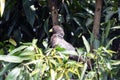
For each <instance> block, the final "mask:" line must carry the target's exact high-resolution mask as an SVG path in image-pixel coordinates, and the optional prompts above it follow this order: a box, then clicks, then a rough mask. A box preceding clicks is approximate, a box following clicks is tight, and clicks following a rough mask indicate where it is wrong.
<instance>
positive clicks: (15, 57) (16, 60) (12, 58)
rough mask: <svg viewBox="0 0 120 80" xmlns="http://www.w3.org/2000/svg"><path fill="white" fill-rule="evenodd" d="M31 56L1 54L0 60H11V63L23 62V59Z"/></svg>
mask: <svg viewBox="0 0 120 80" xmlns="http://www.w3.org/2000/svg"><path fill="white" fill-rule="evenodd" d="M28 59H29V58H20V57H17V56H10V55H0V61H5V62H11V63H21V62H22V61H23V60H28Z"/></svg>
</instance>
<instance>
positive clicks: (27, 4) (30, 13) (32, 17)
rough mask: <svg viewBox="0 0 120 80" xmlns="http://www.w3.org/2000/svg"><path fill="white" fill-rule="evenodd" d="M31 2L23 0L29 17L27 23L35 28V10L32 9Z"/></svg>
mask: <svg viewBox="0 0 120 80" xmlns="http://www.w3.org/2000/svg"><path fill="white" fill-rule="evenodd" d="M30 2H31V1H29V0H23V8H24V11H25V15H26V17H27V21H28V22H29V24H31V26H33V24H34V21H35V10H34V9H32V8H31V6H33V5H31V4H30Z"/></svg>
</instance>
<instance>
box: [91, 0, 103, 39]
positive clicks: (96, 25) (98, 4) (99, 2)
mask: <svg viewBox="0 0 120 80" xmlns="http://www.w3.org/2000/svg"><path fill="white" fill-rule="evenodd" d="M102 3H103V0H96V6H95V16H94V24H93V35H94V37H95V38H97V39H98V36H99V28H100V19H101V9H102Z"/></svg>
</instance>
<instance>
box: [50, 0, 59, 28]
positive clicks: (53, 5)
mask: <svg viewBox="0 0 120 80" xmlns="http://www.w3.org/2000/svg"><path fill="white" fill-rule="evenodd" d="M57 1H58V0H48V4H49V9H50V11H51V15H52V25H53V26H54V25H59V22H58V9H57V8H58V7H57V4H58V3H57Z"/></svg>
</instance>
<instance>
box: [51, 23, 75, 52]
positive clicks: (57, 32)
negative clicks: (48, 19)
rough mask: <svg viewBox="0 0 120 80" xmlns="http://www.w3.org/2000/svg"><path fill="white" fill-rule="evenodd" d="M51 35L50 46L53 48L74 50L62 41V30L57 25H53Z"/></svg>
mask: <svg viewBox="0 0 120 80" xmlns="http://www.w3.org/2000/svg"><path fill="white" fill-rule="evenodd" d="M52 30H53V35H52V36H51V45H52V47H53V48H54V47H55V46H56V45H58V46H60V47H62V48H64V49H66V50H74V51H75V48H74V47H73V46H72V45H71V44H70V43H68V42H67V41H65V40H64V30H63V29H62V27H60V26H59V25H55V26H53V28H52Z"/></svg>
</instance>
